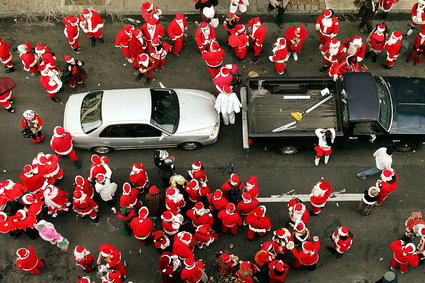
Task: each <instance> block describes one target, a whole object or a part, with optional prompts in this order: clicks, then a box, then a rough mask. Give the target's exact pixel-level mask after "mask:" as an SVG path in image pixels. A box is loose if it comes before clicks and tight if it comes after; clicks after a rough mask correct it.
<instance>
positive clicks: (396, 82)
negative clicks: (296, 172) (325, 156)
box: [241, 72, 425, 154]
mask: <svg viewBox="0 0 425 283" xmlns="http://www.w3.org/2000/svg"><path fill="white" fill-rule="evenodd" d="M241 102H242V105H243V107H242V134H243V147H244V148H245V149H248V148H249V147H250V146H252V145H254V146H255V145H257V144H258V145H261V146H262V147H264V146H265V147H267V148H270V147H274V148H276V149H277V150H278V151H279V152H280V153H282V154H295V153H297V152H298V151H299V150H300V149H302V148H308V149H312V148H313V146H314V143H316V142H317V137H316V136H315V134H314V130H315V129H316V128H334V129H335V130H336V138H335V143H334V147H354V146H362V145H363V146H365V145H367V144H370V143H373V144H374V147H378V146H394V147H395V149H397V150H398V151H411V150H414V149H416V148H417V147H418V146H419V145H420V144H423V143H425V78H414V77H381V76H377V75H374V74H371V73H368V72H363V73H345V74H344V75H343V77H342V79H341V80H338V81H337V82H334V81H332V79H331V78H323V77H308V78H290V77H284V78H265V77H256V78H249V79H248V80H247V83H246V86H244V87H242V88H241ZM312 106H316V107H312ZM306 110H308V111H306ZM291 113H292V115H291ZM294 113H296V114H294ZM300 113H301V115H300ZM297 117H298V119H295V118H297Z"/></svg>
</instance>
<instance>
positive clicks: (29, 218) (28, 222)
mask: <svg viewBox="0 0 425 283" xmlns="http://www.w3.org/2000/svg"><path fill="white" fill-rule="evenodd" d="M18 212H19V211H18ZM17 214H18V213H17ZM19 214H21V215H22V213H19ZM23 214H24V215H23V216H21V215H19V216H17V215H13V216H10V217H9V218H10V219H11V220H12V221H13V226H15V228H16V229H22V230H26V229H28V228H34V224H35V223H37V218H36V216H35V215H31V214H27V215H25V212H24V213H23Z"/></svg>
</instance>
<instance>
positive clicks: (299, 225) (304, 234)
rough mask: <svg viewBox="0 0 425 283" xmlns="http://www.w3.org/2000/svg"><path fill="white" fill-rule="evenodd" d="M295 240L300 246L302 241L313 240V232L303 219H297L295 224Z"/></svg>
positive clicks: (296, 244)
mask: <svg viewBox="0 0 425 283" xmlns="http://www.w3.org/2000/svg"><path fill="white" fill-rule="evenodd" d="M293 229H294V233H293V240H294V244H295V246H300V245H301V244H302V243H305V242H307V241H311V233H310V230H309V229H308V228H307V226H306V225H305V224H304V222H302V221H297V222H295V224H294V227H293Z"/></svg>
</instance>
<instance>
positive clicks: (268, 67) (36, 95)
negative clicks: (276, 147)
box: [0, 21, 425, 283]
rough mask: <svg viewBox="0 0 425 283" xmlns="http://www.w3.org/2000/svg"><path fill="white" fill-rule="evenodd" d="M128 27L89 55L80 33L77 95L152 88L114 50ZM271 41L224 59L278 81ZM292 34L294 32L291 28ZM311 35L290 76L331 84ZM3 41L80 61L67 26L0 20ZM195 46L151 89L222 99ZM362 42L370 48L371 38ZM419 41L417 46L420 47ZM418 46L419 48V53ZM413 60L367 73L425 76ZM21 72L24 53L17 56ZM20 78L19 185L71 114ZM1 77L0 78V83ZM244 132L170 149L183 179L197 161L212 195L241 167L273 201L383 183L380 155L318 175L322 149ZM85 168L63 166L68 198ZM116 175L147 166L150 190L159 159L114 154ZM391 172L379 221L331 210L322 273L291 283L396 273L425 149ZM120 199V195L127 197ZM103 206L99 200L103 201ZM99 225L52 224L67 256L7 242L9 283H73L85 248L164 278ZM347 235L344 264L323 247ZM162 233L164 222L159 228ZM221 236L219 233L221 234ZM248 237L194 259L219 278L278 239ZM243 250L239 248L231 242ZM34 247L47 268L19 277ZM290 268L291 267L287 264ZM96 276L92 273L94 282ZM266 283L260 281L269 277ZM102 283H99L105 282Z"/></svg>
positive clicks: (2, 169) (104, 223) (147, 254)
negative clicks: (395, 248)
mask: <svg viewBox="0 0 425 283" xmlns="http://www.w3.org/2000/svg"><path fill="white" fill-rule="evenodd" d="M124 24H126V23H118V22H113V23H112V22H110V21H109V22H107V23H106V26H105V33H104V38H105V43H104V44H103V45H102V44H100V45H98V46H96V47H95V48H91V47H90V45H89V44H90V42H89V39H88V38H87V37H85V36H84V35H83V34H82V35H81V41H80V42H81V47H82V54H81V55H80V56H76V57H77V58H80V59H82V60H84V61H85V63H86V65H85V68H86V70H87V72H88V74H89V78H88V79H87V82H86V84H87V87H86V88H85V89H81V90H77V91H76V92H83V91H87V90H96V89H110V88H135V87H143V81H141V82H137V81H135V80H134V76H135V74H134V70H133V69H132V68H131V66H130V65H129V64H128V63H126V60H125V59H124V57H123V56H122V54H121V52H120V50H119V49H118V48H115V47H114V38H115V35H116V33H117V32H118V30H119V29H120V28H121V27H122V26H123V25H124ZM388 25H389V27H390V29H391V30H395V29H397V28H398V29H400V30H401V31H405V30H406V29H407V28H408V26H407V25H408V22H407V21H405V22H396V21H392V22H389V23H388ZM266 26H267V29H268V35H267V39H266V42H265V44H264V50H263V55H262V56H261V57H260V59H259V60H258V62H256V63H254V62H252V61H250V60H249V59H250V58H251V56H252V51H251V52H250V53H249V55H248V58H249V59H247V60H244V61H242V62H239V61H237V60H236V59H235V57H234V55H233V53H232V52H231V50H230V49H226V47H224V48H225V49H226V52H227V53H228V54H227V55H226V61H225V63H236V64H238V65H239V68H240V70H241V73H242V74H243V75H246V74H247V73H248V72H249V71H252V70H253V71H256V72H258V73H259V74H260V75H264V76H274V67H273V64H272V63H271V62H269V61H268V59H267V56H269V55H271V49H272V43H273V42H274V41H275V39H276V38H277V37H278V36H280V35H281V34H282V33H283V30H280V29H278V28H277V27H276V26H275V25H274V24H271V23H267V24H266ZM285 27H287V25H286V26H285ZM306 27H307V29H308V31H309V35H308V38H307V40H306V42H305V45H304V46H305V48H304V51H303V53H302V54H301V56H299V57H300V60H299V61H298V62H294V61H293V60H292V59H290V60H289V64H288V73H289V75H290V76H311V75H317V76H320V75H323V74H321V73H319V72H318V71H317V70H318V69H319V68H320V67H321V64H322V58H321V56H320V53H319V51H318V49H317V45H318V39H317V35H316V33H315V32H314V25H313V24H312V23H308V24H306ZM356 27H357V25H356V24H355V23H350V22H341V29H340V30H341V31H340V35H339V39H341V40H344V39H345V38H347V37H349V36H353V35H355V34H357V33H358V32H357V29H356ZM0 28H1V30H2V37H4V38H5V39H6V40H8V41H10V42H11V43H12V45H13V46H17V45H18V44H21V43H23V42H25V41H29V42H30V43H31V44H32V45H33V46H35V45H36V44H37V43H43V44H46V45H47V46H48V47H49V48H50V49H51V50H52V51H53V52H55V53H56V57H57V58H58V64H59V65H62V64H64V60H63V55H65V54H70V55H73V54H71V52H70V51H71V50H70V48H69V46H68V43H67V41H66V39H65V37H64V36H63V26H62V25H61V23H58V24H55V25H53V24H52V25H50V24H46V25H38V24H37V25H31V26H26V25H17V24H14V23H13V22H0ZM188 34H189V36H188V38H187V41H186V46H185V48H184V50H183V52H182V56H181V57H180V58H175V57H173V56H169V58H167V63H166V68H165V70H163V71H158V72H155V73H154V79H155V80H154V81H153V83H152V85H153V86H158V82H159V81H161V82H163V83H164V84H165V85H166V86H169V87H185V88H195V89H203V90H208V91H211V92H213V91H214V86H213V84H212V82H211V79H210V76H209V73H208V71H207V69H206V67H205V66H204V64H203V62H202V60H201V57H200V55H199V53H198V51H197V50H196V46H195V43H194V38H193V34H194V25H193V24H190V27H189V32H188ZM218 38H219V42H220V43H221V45H222V46H224V43H225V32H224V31H223V29H222V28H220V29H219V31H218ZM363 38H366V37H365V36H363ZM413 38H414V37H413V36H411V37H410V38H409V39H410V42H412V40H413ZM411 45H412V43H411ZM405 59H406V55H402V56H401V57H400V58H399V60H398V61H397V63H396V66H395V68H394V69H393V70H391V71H387V70H384V69H382V68H381V67H380V65H381V64H382V63H383V62H384V56H383V55H380V57H379V58H378V62H377V63H375V64H373V63H371V62H370V59H369V60H366V65H367V66H368V68H369V70H370V71H372V72H376V73H377V74H382V75H407V76H424V70H423V68H422V66H421V65H419V66H413V64H407V63H406V62H405ZM14 60H15V62H18V55H17V54H14ZM17 65H18V69H19V70H18V71H16V72H14V73H12V74H11V75H10V77H11V78H13V79H14V80H15V81H16V82H17V84H18V86H17V87H16V89H15V90H14V95H15V101H16V102H15V104H14V107H15V109H16V112H17V113H16V114H9V113H8V112H6V111H0V116H1V119H2V121H3V122H2V127H1V128H0V135H1V147H0V179H1V180H5V179H12V180H15V181H18V176H19V173H20V172H21V169H22V167H23V166H24V165H25V164H26V163H30V162H31V160H32V159H33V158H34V157H35V156H36V154H37V153H38V152H40V151H43V152H46V153H51V150H50V148H49V144H48V140H49V139H50V137H51V133H52V130H53V128H54V127H55V126H57V125H62V122H63V120H62V119H63V109H64V105H62V104H58V103H54V102H52V101H51V100H50V99H49V98H48V97H47V96H46V95H45V93H44V91H43V89H42V87H41V85H40V84H39V82H38V78H31V77H29V75H28V73H26V72H24V71H23V70H22V69H21V67H20V63H18V64H17ZM3 75H4V74H1V76H3ZM71 93H72V92H71V91H70V90H66V91H65V92H63V93H61V94H60V98H61V99H62V101H64V102H65V101H66V99H67V97H68V96H69V95H70V94H71ZM26 109H34V110H35V111H36V112H38V113H39V114H40V115H41V117H42V118H43V119H44V121H45V127H44V132H45V133H46V134H47V140H46V141H45V142H44V143H42V144H37V145H33V144H32V143H31V142H30V141H29V140H27V139H24V138H23V137H22V136H21V135H20V119H21V113H22V112H23V111H25V110H26ZM241 136H242V134H241V125H240V117H239V116H238V121H237V124H236V125H234V126H228V127H224V126H223V127H222V129H221V130H220V136H219V141H218V142H217V143H216V144H214V145H212V146H208V147H205V148H201V149H199V150H197V151H194V152H185V151H182V150H178V149H171V150H169V151H170V152H171V153H172V154H174V155H176V158H177V159H176V162H177V171H178V172H180V173H182V174H185V173H186V171H187V170H188V169H189V168H190V165H191V163H192V162H194V161H197V160H200V161H202V162H203V163H204V164H205V166H206V168H207V175H208V179H209V185H210V187H211V188H217V187H219V186H220V185H221V184H222V183H223V182H224V181H225V180H226V179H227V178H228V176H229V174H230V170H231V169H230V168H231V166H230V164H231V163H233V164H234V168H235V172H236V173H238V174H239V175H240V176H241V177H242V179H244V180H246V179H248V178H249V177H250V176H251V175H256V176H258V179H259V182H260V196H263V197H268V196H270V195H273V194H281V193H285V192H287V191H290V190H292V189H294V190H295V192H296V193H309V192H310V190H311V188H312V187H313V185H314V184H315V183H316V182H317V181H318V180H319V179H320V177H322V176H323V177H326V178H327V179H328V180H329V182H330V183H331V184H332V185H333V186H334V190H335V191H339V190H341V189H346V192H347V193H361V192H363V190H364V189H365V188H366V187H368V186H370V185H372V184H374V183H375V179H374V178H370V179H368V180H366V181H361V180H359V179H358V178H356V177H355V174H356V173H357V172H359V171H360V170H364V169H366V168H369V167H371V166H372V165H373V162H374V161H373V159H372V153H373V152H374V150H376V148H375V147H374V146H371V147H370V148H362V149H344V150H341V151H337V152H334V153H333V154H332V157H331V160H330V163H329V164H328V165H327V166H324V165H323V164H321V165H320V166H319V167H315V166H314V165H313V159H314V153H313V150H312V149H311V150H309V151H304V152H300V153H299V154H297V155H294V156H281V155H278V154H277V153H276V152H274V151H270V150H266V149H264V148H261V147H257V148H254V149H251V150H250V151H244V150H243V149H242V141H241ZM77 153H78V155H79V157H80V159H81V160H82V162H83V169H81V170H77V169H76V168H75V167H74V165H73V164H72V163H71V161H70V160H68V159H61V160H60V165H61V167H62V168H63V169H64V170H65V178H64V181H63V182H62V183H61V184H60V185H59V187H60V188H62V189H65V190H67V191H68V192H71V191H72V189H73V186H72V182H73V180H74V176H75V175H77V174H81V175H83V176H87V175H88V166H89V158H90V155H91V153H90V152H88V151H81V150H79V151H77ZM109 158H110V166H111V168H112V170H113V178H114V180H115V181H116V182H117V183H118V184H119V185H121V184H122V183H123V182H125V181H126V180H127V178H128V174H129V172H130V170H131V169H130V168H131V165H132V163H133V162H142V163H144V164H145V166H146V168H147V170H148V173H149V176H150V179H151V180H152V183H153V184H158V185H159V184H160V183H159V176H158V175H157V173H156V172H157V171H156V170H155V167H154V164H153V151H152V150H138V151H123V152H114V153H112V154H110V155H109ZM393 164H394V168H395V170H396V171H397V173H398V174H399V177H400V183H399V188H398V190H397V191H396V192H395V193H394V194H393V195H391V196H390V197H389V198H388V199H387V201H386V202H385V203H384V205H382V206H380V207H379V208H377V209H374V210H373V211H372V214H371V215H370V216H368V217H363V216H361V215H360V214H357V213H356V212H355V207H356V205H357V202H344V203H342V202H332V203H328V205H327V206H326V208H325V209H324V210H323V212H322V214H321V215H320V216H318V217H315V218H313V219H312V220H311V222H310V223H311V224H309V228H310V230H311V231H312V233H313V234H315V235H318V236H319V237H320V240H321V241H322V248H321V250H320V261H319V265H318V268H317V270H315V271H314V272H307V271H292V270H291V271H290V272H289V274H288V276H287V282H374V281H375V280H377V279H379V278H380V277H381V276H382V275H383V273H385V271H386V270H387V268H388V267H389V261H390V259H391V255H392V252H391V251H390V249H389V244H390V243H391V242H392V241H394V240H396V239H398V238H399V237H400V236H401V235H402V233H403V224H404V221H405V219H406V218H407V217H408V215H409V214H410V212H411V211H416V210H421V209H422V208H423V207H424V203H423V200H422V199H423V198H422V196H423V194H422V192H421V190H422V188H423V187H424V185H425V182H424V178H423V177H422V176H423V172H424V171H423V170H424V152H423V149H419V150H417V151H416V152H413V153H395V154H394V163H393ZM119 192H120V191H119ZM96 199H97V200H99V203H100V202H101V201H100V199H99V198H96ZM266 206H267V208H268V212H267V214H268V215H269V216H270V217H271V220H272V224H273V229H277V228H279V227H281V226H283V225H284V224H285V223H286V221H287V220H288V214H287V209H286V204H282V203H273V204H271V203H269V204H266ZM100 217H101V218H100V221H99V223H97V224H94V223H92V222H90V220H83V219H77V217H76V215H75V213H73V212H72V213H68V214H66V215H63V216H60V217H58V218H56V219H51V218H50V217H48V220H49V221H50V220H51V221H52V222H53V223H55V225H56V227H57V229H58V231H59V232H61V233H62V234H63V235H64V236H65V237H66V238H68V239H69V240H70V242H71V244H70V250H69V251H68V252H67V253H64V252H61V251H60V250H59V249H58V248H56V247H55V246H52V245H50V244H49V243H47V242H45V241H43V240H41V239H37V240H30V239H28V238H27V237H26V236H22V237H20V238H19V239H17V240H13V239H11V238H10V237H9V236H8V235H2V236H1V239H2V245H0V254H1V255H2V256H1V257H0V274H1V275H2V276H3V281H2V282H23V281H26V282H50V281H51V282H75V281H77V276H78V275H80V276H81V275H83V272H82V270H81V269H80V268H78V267H76V266H75V264H74V261H73V258H72V255H71V253H72V249H73V248H74V247H75V245H77V244H82V245H84V246H86V247H87V248H88V249H89V250H90V251H91V252H92V253H93V254H94V255H96V254H97V248H98V247H99V245H100V244H102V243H111V244H114V245H116V246H117V247H118V248H119V249H120V250H121V251H122V253H123V257H124V259H125V260H126V261H127V267H128V272H129V273H128V277H127V280H132V281H133V282H160V273H159V269H158V268H157V251H156V250H155V248H154V247H153V246H152V245H149V246H147V247H142V246H141V245H140V244H138V242H137V241H136V240H135V239H134V238H132V237H125V236H123V235H122V234H121V232H120V229H121V223H120V221H119V219H118V218H117V217H116V216H115V215H113V214H112V213H111V212H110V211H109V209H107V207H105V205H103V204H101V214H100ZM340 223H342V224H344V225H347V226H348V227H349V228H350V229H351V230H352V232H353V234H354V244H353V246H352V248H351V249H350V250H349V252H348V253H347V254H346V255H344V257H343V258H341V259H336V258H335V257H334V256H333V255H331V254H330V253H329V252H328V251H327V250H326V249H325V245H326V244H329V242H328V236H329V235H330V233H331V232H332V231H333V230H334V229H335V228H336V227H337V226H338V225H339V224H340ZM156 228H157V229H159V228H160V224H159V223H157V224H156ZM217 230H219V229H218V227H217ZM245 233H246V229H245V228H243V229H242V230H241V231H240V233H239V234H238V235H236V236H235V237H231V236H229V235H224V236H222V235H221V234H220V235H219V240H218V241H217V242H216V243H214V244H213V245H212V246H211V247H210V248H209V249H207V250H206V251H205V250H203V251H199V250H197V251H196V256H197V258H203V260H204V262H206V264H207V272H208V274H210V275H214V273H215V267H214V266H213V264H212V262H213V260H214V258H215V256H214V255H215V254H216V253H217V252H219V251H228V252H231V253H234V254H236V255H238V256H239V258H240V259H242V260H251V261H252V260H253V256H254V253H255V252H256V251H257V250H258V249H259V245H260V243H261V242H263V241H266V240H269V239H270V238H271V236H272V235H271V233H269V234H267V235H266V236H265V237H264V238H262V239H257V240H254V241H252V242H249V241H248V240H247V239H246V237H245V235H244V234H245ZM231 243H233V244H235V247H234V248H233V249H230V246H229V245H230V244H231ZM28 245H32V246H33V247H34V248H35V249H36V251H37V253H38V254H39V256H40V257H41V258H43V259H45V261H46V267H45V269H44V271H43V273H42V274H41V275H39V276H31V275H27V274H25V273H24V272H21V271H18V270H17V269H16V267H15V266H14V260H15V251H16V249H17V248H19V247H23V246H28ZM288 260H289V261H290V260H291V257H288ZM423 276H424V274H423V266H419V267H418V268H416V269H412V270H411V271H409V272H408V273H407V274H405V275H401V276H400V278H399V282H401V283H403V282H423V278H424V277H423ZM92 277H95V274H92ZM260 278H261V279H263V280H264V278H263V277H260ZM99 281H100V280H99V279H97V280H96V282H99Z"/></svg>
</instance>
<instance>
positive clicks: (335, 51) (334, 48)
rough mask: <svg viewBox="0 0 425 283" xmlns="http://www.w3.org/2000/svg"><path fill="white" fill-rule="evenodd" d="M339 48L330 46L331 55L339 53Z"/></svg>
mask: <svg viewBox="0 0 425 283" xmlns="http://www.w3.org/2000/svg"><path fill="white" fill-rule="evenodd" d="M338 49H339V47H333V48H329V55H331V56H335V55H336V54H338Z"/></svg>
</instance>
